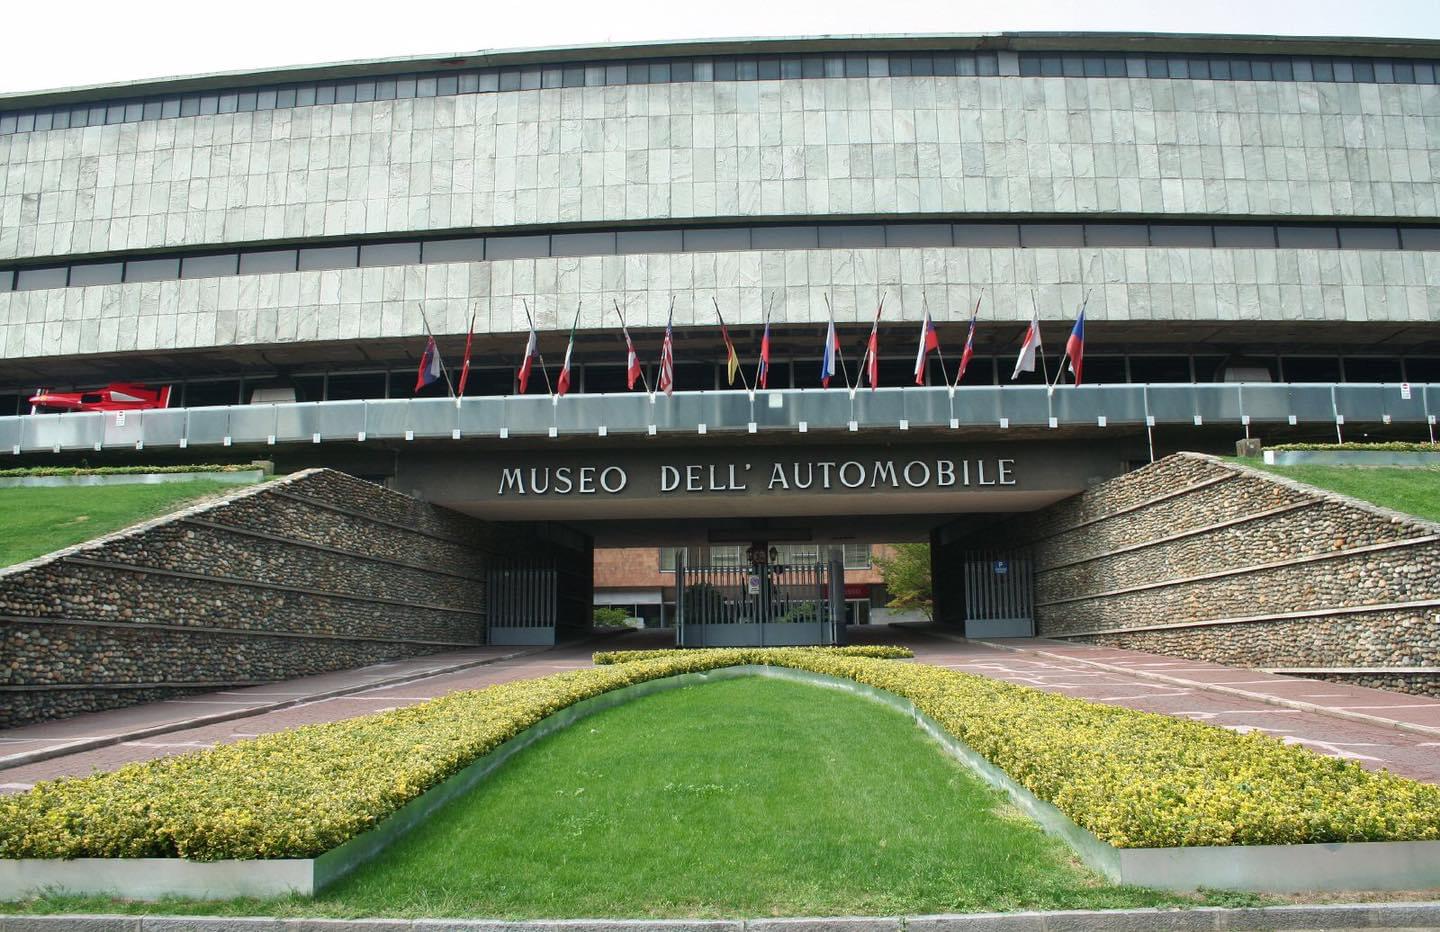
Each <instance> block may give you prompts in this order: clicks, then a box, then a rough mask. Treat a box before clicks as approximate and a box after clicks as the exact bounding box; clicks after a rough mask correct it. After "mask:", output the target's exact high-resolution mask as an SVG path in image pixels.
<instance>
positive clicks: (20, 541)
mask: <svg viewBox="0 0 1440 932" xmlns="http://www.w3.org/2000/svg"><path fill="white" fill-rule="evenodd" d="M233 488H235V486H233V485H228V484H226V483H222V482H215V481H213V480H209V479H197V480H195V481H193V482H172V483H162V484H158V485H108V486H106V485H99V486H67V487H61V488H10V489H0V566H10V565H11V564H14V563H20V562H22V561H25V560H30V559H33V558H35V557H38V556H43V555H44V554H47V553H50V552H51V551H52V550H59V549H60V548H62V547H69V546H71V545H72V544H78V543H81V542H82V541H87V540H91V539H93V538H96V537H99V536H101V535H102V534H108V533H110V532H111V531H115V530H119V529H120V528H123V527H128V526H129V525H132V524H135V523H137V522H140V521H144V520H145V519H147V518H153V517H155V516H156V515H161V514H165V513H166V512H169V511H175V510H176V509H178V508H180V507H181V506H183V505H185V504H188V503H190V502H193V501H195V500H197V499H200V498H204V497H206V496H209V495H214V494H216V493H218V492H224V491H227V490H229V489H233Z"/></svg>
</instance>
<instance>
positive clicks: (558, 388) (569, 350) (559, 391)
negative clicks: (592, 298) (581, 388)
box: [555, 306, 580, 395]
mask: <svg viewBox="0 0 1440 932" xmlns="http://www.w3.org/2000/svg"><path fill="white" fill-rule="evenodd" d="M579 323H580V308H579V307H578V306H577V307H576V308H575V322H574V323H572V324H571V325H570V342H569V343H567V344H565V365H564V366H562V367H561V368H560V379H559V381H557V382H556V383H555V394H556V395H564V394H565V393H566V392H568V391H569V390H570V356H571V354H573V353H574V352H575V327H576V326H577V325H578V324H579Z"/></svg>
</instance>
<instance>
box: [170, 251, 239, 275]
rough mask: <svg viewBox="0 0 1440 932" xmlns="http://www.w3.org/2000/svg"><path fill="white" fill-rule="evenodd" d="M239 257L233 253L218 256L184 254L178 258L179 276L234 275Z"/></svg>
mask: <svg viewBox="0 0 1440 932" xmlns="http://www.w3.org/2000/svg"><path fill="white" fill-rule="evenodd" d="M239 261H240V257H239V256H238V255H236V254H235V253H233V252H231V253H225V254H224V255H219V256H186V257H185V258H184V259H182V260H180V277H181V278H217V277H219V276H221V275H234V274H235V271H236V269H237V268H238V267H239Z"/></svg>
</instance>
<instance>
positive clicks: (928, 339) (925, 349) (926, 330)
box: [915, 307, 940, 385]
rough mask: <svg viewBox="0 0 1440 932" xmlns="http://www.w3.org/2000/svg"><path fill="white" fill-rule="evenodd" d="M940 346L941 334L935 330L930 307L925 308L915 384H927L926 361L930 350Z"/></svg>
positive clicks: (916, 354) (921, 325) (917, 352)
mask: <svg viewBox="0 0 1440 932" xmlns="http://www.w3.org/2000/svg"><path fill="white" fill-rule="evenodd" d="M939 348H940V334H938V333H936V332H935V321H933V320H931V319H930V308H928V307H927V308H925V320H924V321H922V322H921V324H920V348H919V349H917V350H916V351H915V384H916V385H924V384H925V363H926V362H927V361H928V360H929V359H930V351H931V350H938V349H939Z"/></svg>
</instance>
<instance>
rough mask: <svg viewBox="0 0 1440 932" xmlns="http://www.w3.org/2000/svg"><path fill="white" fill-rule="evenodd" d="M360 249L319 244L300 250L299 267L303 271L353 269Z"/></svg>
mask: <svg viewBox="0 0 1440 932" xmlns="http://www.w3.org/2000/svg"><path fill="white" fill-rule="evenodd" d="M358 252H359V250H358V249H357V248H356V247H354V246H317V247H315V248H312V249H302V250H300V263H299V266H298V268H299V269H300V271H302V272H315V271H322V270H324V269H353V268H355V265H356V262H357V253H358Z"/></svg>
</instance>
